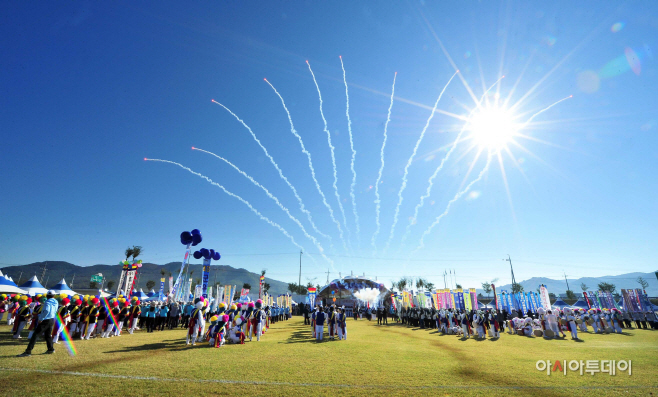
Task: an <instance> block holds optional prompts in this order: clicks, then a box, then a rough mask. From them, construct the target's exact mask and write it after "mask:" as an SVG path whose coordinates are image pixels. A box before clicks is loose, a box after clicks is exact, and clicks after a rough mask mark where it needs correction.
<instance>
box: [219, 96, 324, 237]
mask: <svg viewBox="0 0 658 397" xmlns="http://www.w3.org/2000/svg"><path fill="white" fill-rule="evenodd" d="M212 102H214V103H216V104H218V105H219V106H221V107H223V108H224V109H226V111H227V112H229V113H231V115H232V116H233V117H235V118H236V119H237V120H238V121H239V122H240V123H241V124H242V125H243V126H245V128H246V129H247V130H248V131H249V133H250V134H251V136H252V137H253V138H254V140H255V141H256V143H258V146H260V148H261V149H263V152H265V155H266V156H267V158H269V159H270V162H271V163H272V165H273V166H274V168H276V170H277V171H278V172H279V176H280V177H281V179H283V180H284V181H285V182H286V184H287V185H288V187H290V190H292V192H293V194H294V195H295V198H296V199H297V201H298V202H299V209H300V210H301V211H302V212H303V213H305V214H306V217H307V218H308V221H309V223H310V224H311V226H312V227H313V229H314V230H317V227H316V226H315V223H314V222H313V218H312V217H311V213H310V212H309V211H308V210H307V209H306V207H305V206H304V202H303V201H302V198H301V197H299V194H298V193H297V189H295V187H294V186H293V185H292V183H290V181H289V180H288V178H286V177H285V175H283V171H281V168H279V165H278V164H277V163H276V161H274V158H273V157H272V156H271V155H270V153H269V152H268V151H267V149H266V148H265V146H263V144H262V143H261V142H260V140H259V139H258V138H257V137H256V134H254V132H253V131H252V130H251V128H250V127H249V126H248V125H247V123H245V122H244V121H243V120H242V119H241V118H239V117H238V115H237V114H235V113H233V112H232V111H231V109H229V108H227V107H226V106H224V105H222V104H221V103H219V102H217V101H216V100H214V99H213V100H212Z"/></svg>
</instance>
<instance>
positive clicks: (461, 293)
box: [456, 288, 466, 310]
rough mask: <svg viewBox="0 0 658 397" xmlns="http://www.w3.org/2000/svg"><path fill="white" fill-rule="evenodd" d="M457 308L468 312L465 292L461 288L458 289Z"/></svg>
mask: <svg viewBox="0 0 658 397" xmlns="http://www.w3.org/2000/svg"><path fill="white" fill-rule="evenodd" d="M456 291H457V306H458V309H459V310H466V306H465V305H464V291H463V290H462V289H461V288H457V289H456Z"/></svg>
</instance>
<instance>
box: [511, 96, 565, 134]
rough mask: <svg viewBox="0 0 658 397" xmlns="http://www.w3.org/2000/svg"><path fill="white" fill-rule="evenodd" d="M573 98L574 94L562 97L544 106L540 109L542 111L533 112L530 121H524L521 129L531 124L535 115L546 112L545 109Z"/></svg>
mask: <svg viewBox="0 0 658 397" xmlns="http://www.w3.org/2000/svg"><path fill="white" fill-rule="evenodd" d="M571 98H573V95H569V96H568V97H566V98H562V99H560V100H559V101H557V102H555V103H554V104H552V105H548V106H546V107H545V108H543V109H542V110H540V111H538V112H537V113H535V114H533V115H532V116H530V118H529V119H528V121H526V122H525V123H523V125H522V126H521V127H520V128H519V130H521V129H523V128H525V127H526V126H527V125H528V124H530V122H531V121H532V120H533V119H534V118H535V117H537V116H539V115H540V114H542V113H544V112H545V111H547V110H548V109H550V108H552V107H553V106H555V105H557V104H559V103H561V102H564V101H566V100H567V99H571Z"/></svg>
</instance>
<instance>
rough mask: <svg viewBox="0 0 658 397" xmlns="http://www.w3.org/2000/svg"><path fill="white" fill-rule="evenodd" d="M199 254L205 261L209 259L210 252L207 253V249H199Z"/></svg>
mask: <svg viewBox="0 0 658 397" xmlns="http://www.w3.org/2000/svg"><path fill="white" fill-rule="evenodd" d="M199 252H201V255H202V256H203V257H204V258H205V259H208V258H210V252H209V251H208V250H207V249H205V248H201V249H200V250H199Z"/></svg>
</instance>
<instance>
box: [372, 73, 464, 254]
mask: <svg viewBox="0 0 658 397" xmlns="http://www.w3.org/2000/svg"><path fill="white" fill-rule="evenodd" d="M458 73H459V70H458V71H456V72H455V74H453V75H452V77H450V80H448V82H447V83H446V85H445V87H443V90H441V93H440V94H439V97H438V98H437V99H436V102H434V107H433V108H432V113H430V116H429V117H428V118H427V122H426V123H425V127H424V128H423V130H422V131H421V133H420V137H419V138H418V140H417V141H416V146H414V151H413V152H412V153H411V157H409V160H407V165H406V166H405V167H404V175H402V186H401V187H400V190H399V191H398V205H397V206H395V215H393V225H392V226H391V232H390V234H389V236H388V241H387V242H386V247H385V248H384V252H386V250H388V247H389V246H390V245H391V241H392V240H393V236H394V235H395V226H396V225H397V224H398V216H399V215H400V206H401V205H402V200H403V198H402V193H403V192H404V189H406V188H407V175H408V174H409V167H410V166H411V163H412V162H413V161H414V157H416V152H417V151H418V146H420V142H421V141H422V140H423V137H424V136H425V131H427V127H429V125H430V121H432V118H434V112H436V107H437V106H438V105H439V101H440V100H441V97H443V93H444V92H445V91H446V89H447V88H448V86H449V85H450V82H451V81H452V79H454V78H455V76H457V74H458Z"/></svg>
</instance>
